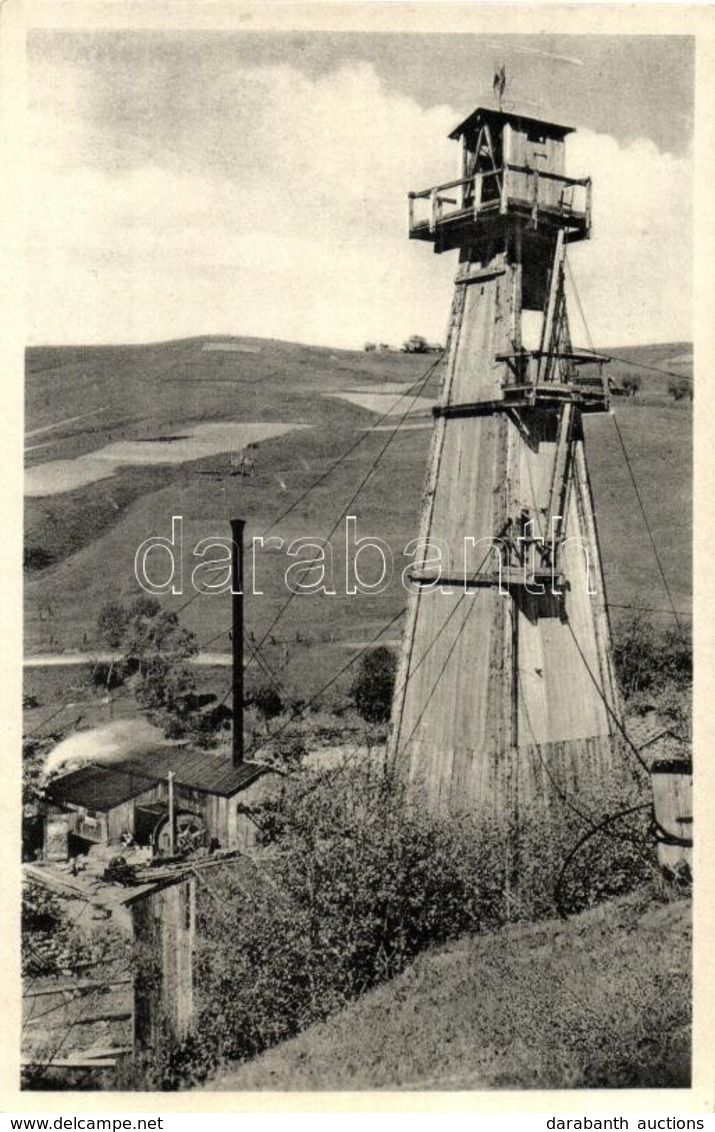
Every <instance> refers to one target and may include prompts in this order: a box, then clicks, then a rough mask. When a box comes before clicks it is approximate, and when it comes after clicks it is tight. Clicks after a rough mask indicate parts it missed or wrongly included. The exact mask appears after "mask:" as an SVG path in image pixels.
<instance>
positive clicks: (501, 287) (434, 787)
mask: <svg viewBox="0 0 715 1132" xmlns="http://www.w3.org/2000/svg"><path fill="white" fill-rule="evenodd" d="M571 132H572V131H571V129H570V128H569V127H565V126H558V125H555V124H553V123H550V122H544V121H539V120H537V119H533V118H526V117H522V116H518V115H516V114H510V113H503V112H501V111H496V110H489V109H483V108H479V109H477V110H475V111H474V112H473V113H472V114H471V115H470V116H469V117H468V118H467V119H466V120H465V121H464V122H462V123H461V125H459V126H458V127H457V128H456V129H455V130H454V131H453V133H452V134H451V135H450V137H452V138H453V139H455V140H457V141H459V143H460V145H461V171H460V176H459V178H458V179H457V180H455V181H451V182H449V183H447V184H444V185H440V186H437V187H435V188H431V189H428V190H425V191H423V192H418V193H411V194H410V237H411V238H413V239H420V240H426V241H429V242H431V243H433V244H434V250H435V252H438V253H442V252H447V251H450V250H458V252H459V269H458V274H457V276H456V280H455V291H454V300H453V305H452V312H451V319H450V327H449V334H448V342H447V347H446V353H445V370H444V377H443V382H442V388H441V395H440V400H439V405H438V406H437V407H436V409H435V410H434V412H435V418H436V419H435V427H434V435H433V441H432V449H431V455H430V464H429V470H428V476H427V483H426V487H425V493H424V498H423V505H422V520H421V528H420V537H419V546H420V550H419V552H418V555H417V557H418V558H419V559H420V561H415V563H414V565H413V567H412V569H411V573H410V596H409V604H408V619H407V626H406V631H405V636H404V641H403V647H402V655H401V660H400V665H399V668H398V675H397V683H396V689H395V699H394V704H393V717H392V728H391V738H390V751H391V755H392V757H393V758H394V759H395V760H397V762H398V765H400V766H401V767H402V768H403V769H404V771H405V774H406V776H407V778H408V780H409V782H410V783H411V785H412V787H413V788H414V789H415V791H418V792H419V798H420V804H423V805H424V806H426V807H427V808H429V809H431V810H433V811H439V812H446V813H457V812H460V811H462V812H464V811H466V812H468V813H477V812H478V811H480V810H482V809H484V808H486V809H488V810H489V811H491V812H494V811H496V812H497V813H500V814H512V815H513V814H514V813H515V812H518V810H519V808H521V807H524V806H526V805H529V806H534V805H536V806H537V807H541V808H542V809H543V811H544V814H546V815H547V816H548V813H549V809H550V807H551V806H552V804H553V800H554V791H555V789H556V790H560V791H561V792H562V793H563V791H568V792H569V794H571V795H572V796H574V797H575V796H578V795H579V793H580V792H584V794H586V793H589V791H591V793H593V788H594V786H598V785H599V784H600V783H602V782H604V781H605V780H607V779H609V780H610V783H611V785H613V784H614V783H615V784H617V781H618V778H619V776H620V775H622V774H624V773H625V771H624V770H623V767H622V764H623V754H622V752H621V751H620V750H619V749H618V742H617V739H618V736H619V722H620V720H619V707H618V695H617V691H616V686H615V680H614V673H613V666H612V660H611V652H610V634H609V625H608V616H607V610H606V605H605V597H604V589H603V578H602V571H601V563H600V557H599V550H598V542H597V534H596V526H595V520H594V509H593V502H592V497H591V491H590V484H589V478H588V471H587V467H586V457H585V453H584V445H583V431H582V418H583V415H584V414H586V413H591V412H604V411H606V410H607V409H608V407H609V396H608V386H607V383H606V382H605V379H604V376H603V367H602V365H600V364H598V363H597V362H595V360H594V355H593V353H591V352H589V353H585V352H578V351H576V350H574V349H573V347H572V343H571V337H570V334H569V324H568V315H567V309H566V296H565V291H564V266H565V261H564V254H565V250H566V247H567V245H568V244H570V243H574V242H576V241H580V240H584V239H588V238H589V235H590V227H591V182H590V179H586V180H574V179H572V178H568V177H566V176H565V175H564V151H565V143H566V137H567V135H568V134H569V133H571ZM526 311H531V312H538V313H539V314H540V316H541V319H540V336H539V344H538V347H537V348H532V349H526V348H525V347H524V345H523V339H522V321H523V313H524V312H526ZM532 318H533V316H532ZM537 321H538V320H537ZM559 784H560V785H559ZM616 789H617V785H616Z"/></svg>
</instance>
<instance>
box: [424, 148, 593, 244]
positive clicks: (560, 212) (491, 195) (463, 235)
mask: <svg viewBox="0 0 715 1132" xmlns="http://www.w3.org/2000/svg"><path fill="white" fill-rule="evenodd" d="M409 210H410V211H409V224H410V238H411V239H414V240H429V241H432V242H434V243H435V245H436V246H435V250H436V251H448V250H449V249H450V248H454V247H459V246H460V244H461V243H462V242H463V241H465V240H469V239H474V237H475V235H476V234H477V232H475V225H477V226H478V225H479V224H480V222H483V221H485V220H488V219H492V218H505V217H508V216H515V217H521V218H522V219H523V220H524V221H526V226H527V228H528V229H529V230H531V231H539V230H541V231H542V232H546V231H552V232H555V231H556V230H557V229H559V228H562V229H564V239H565V240H566V242H567V243H572V242H574V241H576V240H586V239H588V238H589V235H590V232H591V179H590V178H584V179H581V180H577V179H574V178H572V177H563V176H560V175H558V174H555V173H547V172H544V171H543V170H542V171H540V170H538V169H531V168H528V167H527V166H523V165H513V164H509V163H507V164H506V165H504V166H502V168H500V169H494V170H490V171H489V172H479V173H475V174H474V175H473V176H471V177H465V178H461V179H459V180H456V181H448V182H446V184H443V185H436V186H434V187H433V188H430V189H423V190H422V191H421V192H417V193H410V194H409Z"/></svg>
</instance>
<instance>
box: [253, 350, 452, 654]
mask: <svg viewBox="0 0 715 1132" xmlns="http://www.w3.org/2000/svg"><path fill="white" fill-rule="evenodd" d="M439 360H441V359H439ZM436 364H437V363H436V362H435V363H434V365H433V366H431V367H430V369H429V370H428V371H427V373H426V374H425V376H424V377H423V378H422V385H421V387H420V389H418V391H417V392H416V393H415V394H414V397H413V403H414V401H415V400H416V399H417V398H418V397H419V396H420V393H421V392H422V389H423V388H424V386H425V384H426V382H427V379H428V377H429V375H430V373H431V372H432V370H433V369H434V366H435V365H436ZM410 412H411V407H410V408H408V409H406V410H405V412H404V413H403V414H402V416H401V418H400V419H399V421H398V422H397V424H396V425H395V427H394V429H393V430H392V432H391V433H390V434H389V435H388V438H387V440H386V441H385V443H384V444H383V446H382V448H381V449H380V451H379V453H378V455H377V456H376V458H375V459H374V460H373V461H372V463H371V465H370V467H369V468H368V470H367V472H366V474H365V475H364V476H363V478H362V480H361V481H360V483H359V484H358V486H357V488H356V490H355V491H354V492H353V494H352V496H351V497H350V500H349V501H348V503H347V504H346V506H345V507H344V508H343V510H342V511H341V513H340V515H339V516H338V518H337V519H336V521H335V523H334V524H333V526H332V528H331V529H330V531H329V533H328V535H327V536H326V538H325V540H324V541H325V542H328V543H329V542H330V539H331V538H332V537H333V535H334V534H335V532H336V530H337V529H338V527H339V526H340V524H341V523H342V521H343V519H344V518H345V516H346V515H347V513H348V511H349V510H350V508H351V507H352V505H353V504H354V502H355V500H356V499H357V497H358V496H359V494H360V492H361V491H362V489H363V488H364V486H365V484H366V483H367V481H368V480H369V479H370V477H371V475H372V474H373V472H374V471H375V469H376V468H377V466H378V465H379V463H380V461H381V460H382V458H383V456H384V455H385V453H386V452H387V450H388V448H389V447H390V445H391V444H392V442H393V440H394V439H395V437H396V436H397V433H398V432H399V430H400V427H401V426H402V424H403V422H404V421H405V420H406V418H407V416H408V415H409V413H410ZM386 415H389V414H386ZM311 568H312V561H311V562H308V563H306V567H305V570H304V571H303V574H302V576H301V579H300V580H301V581H302V579H303V578H304V577H305V575H306V573H307V572H308V570H310V569H311ZM297 593H298V590H297V589H292V590H291V592H290V594H289V595H288V598H287V600H286V601H285V602H284V603H283V605H282V606H281V608H280V609H279V610H278V613H277V614H276V615H275V617H274V618H273V620H272V621H271V623H270V625H269V626H268V628H267V629H266V631H265V633H264V634H263V636H262V637H261V639H260V641H259V642H258V648H261V647H262V646H263V645H264V644H265V642H266V639H267V638H268V637H269V636H270V635H271V633H272V632H273V630H274V629H275V627H276V625H277V624H278V622H279V621H280V619H281V617H282V616H283V614H284V613H285V612H286V610H287V609H288V607H289V606H290V604H291V602H292V601H293V599H294V597H296V595H297Z"/></svg>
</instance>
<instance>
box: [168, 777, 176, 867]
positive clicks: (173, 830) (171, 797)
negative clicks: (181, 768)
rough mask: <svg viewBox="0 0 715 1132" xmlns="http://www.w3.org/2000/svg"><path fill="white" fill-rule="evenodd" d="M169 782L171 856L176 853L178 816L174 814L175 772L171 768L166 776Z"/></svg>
mask: <svg viewBox="0 0 715 1132" xmlns="http://www.w3.org/2000/svg"><path fill="white" fill-rule="evenodd" d="M166 778H167V782H168V784H169V856H170V857H174V856H175V855H176V818H175V814H174V772H173V770H170V771H169V773H168V774H167V776H166Z"/></svg>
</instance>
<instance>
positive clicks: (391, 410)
mask: <svg viewBox="0 0 715 1132" xmlns="http://www.w3.org/2000/svg"><path fill="white" fill-rule="evenodd" d="M441 361H442V357H439V358H437V359H436V361H434V362H432V364H431V365H430V366H429V367H428V368H427V371H426V372H425V373H424V374H423V375H422V376H421V377H418V378H417V379H416V380H415V381H413V382H411V383H410V385H409V387H408V388H407V389H406V390H405V391H404V392H403V393H402V394H401V395H400V396H399V397H398V399H397V400H396V401H395V402H394V403H393V404H392V405H391V406H390V408H389V409H388V410H387V411H386V412H385V413H383V414H382V416H381V417H378V419H377V420H376V421H374V422H373V424H372V425H371V426H370V428H369V429H367V430H366V431H365V432H363V433H361V435H360V437H359V438H358V439H357V440H356V441H355V442H354V444H351V445H350V447H349V448H348V449H347V450H346V451H345V452H343V453H342V455H340V456H339V457H338V458H337V460H335V461H334V462H333V463H332V464H331V465H330V467H329V468H328V469H327V470H326V471H325V472H323V473H321V475H319V476H318V478H317V479H315V480H313V482H312V483H311V484H310V486H309V487H307V488H306V489H305V491H303V492H302V494H301V495H299V496H298V498H297V499H295V500H294V501H293V502H292V503H291V504H290V506H289V507H286V509H285V511H282V512H281V514H280V515H279V516H278V517H277V518H276V519H274V520H273V521H272V522H271V523H270V525H269V526H268V527H266V529H265V531H264V532H263V537H264V538H265V537H266V535H267V534H268V532H269V531H272V530H273V528H274V527H277V526H278V524H279V523H282V522H283V520H284V519H285V518H286V517H287V516H288V515H290V514H291V512H292V511H294V510H295V509H296V507H298V506H299V505H300V504H301V503H302V502H303V500H304V499H305V498H306V497H307V496H308V495H310V493H311V491H313V490H314V489H315V488H316V487H319V486H320V484H321V483H323V482H324V481H325V480H326V479H327V478H328V476H329V475H330V474H331V473H332V472H334V471H335V469H336V468H338V467H340V465H341V464H343V463H344V462H345V460H347V458H348V457H349V456H351V455H352V453H353V452H354V451H355V449H356V448H358V447H359V446H360V445H361V444H362V443H363V442H364V441H365V440H366V439H367V437H368V436H369V435H370V434H371V433H372V432H374V430H375V429H376V428H377V427H378V426H379V425H380V424H381V423H382V422H383V421H384V420H387V418H388V417H390V416H393V415H394V410H395V408H396V407H397V405H399V404H400V401H403V400H404V399H405V397H407V396H409V395H410V391H411V390H412V389H413V388H414V386H415V385H421V388H420V390H419V393H418V394H417V396H419V395H420V394H421V393H422V391H423V389H424V386H425V385H426V384H427V379H428V378H429V377H431V375H432V374H433V373H434V371H435V369H436V368H437V366H438V365H439V364H440V363H441ZM402 419H403V420H404V417H403V418H402ZM400 423H402V421H400Z"/></svg>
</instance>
